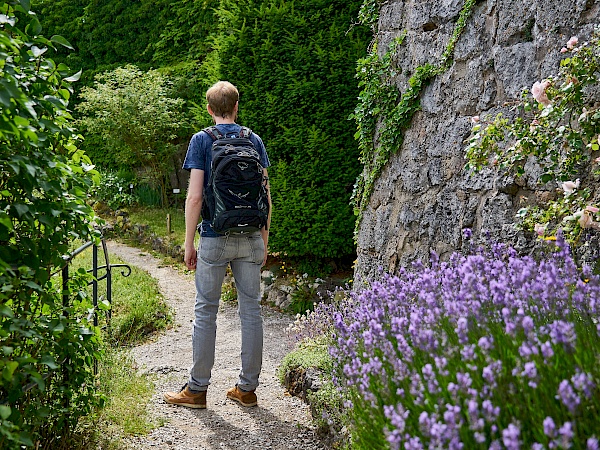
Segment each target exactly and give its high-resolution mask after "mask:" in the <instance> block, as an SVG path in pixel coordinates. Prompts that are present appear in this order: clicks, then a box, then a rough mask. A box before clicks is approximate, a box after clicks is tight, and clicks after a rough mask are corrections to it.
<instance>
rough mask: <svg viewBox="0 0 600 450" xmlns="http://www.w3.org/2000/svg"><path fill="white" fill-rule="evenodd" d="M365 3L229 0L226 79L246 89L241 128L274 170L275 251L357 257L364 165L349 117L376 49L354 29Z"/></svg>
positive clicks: (223, 56) (223, 14)
mask: <svg viewBox="0 0 600 450" xmlns="http://www.w3.org/2000/svg"><path fill="white" fill-rule="evenodd" d="M361 3H362V1H361V0H352V1H347V0H307V1H303V2H279V1H275V0H268V1H262V0H243V1H239V0H225V1H223V2H221V7H220V8H219V10H217V16H218V17H219V18H220V20H221V32H222V35H221V36H220V37H219V39H218V44H219V60H220V64H221V76H222V77H223V78H224V79H228V80H229V81H231V82H232V83H234V84H236V85H237V87H238V88H239V89H240V95H241V97H240V122H241V123H243V124H245V125H247V126H249V127H250V128H252V129H254V130H255V131H256V132H257V133H258V134H260V135H261V137H262V138H263V139H264V141H265V145H266V147H267V150H268V152H269V157H270V159H271V163H272V167H271V168H270V169H269V176H270V178H271V180H270V182H271V186H272V195H273V202H274V207H273V226H272V235H271V237H270V238H269V245H270V247H271V249H272V250H273V251H275V252H277V251H281V252H285V254H286V255H288V256H316V257H320V258H338V257H342V256H346V255H351V254H353V253H354V243H353V229H354V216H353V211H352V208H351V207H350V205H349V201H350V194H351V192H352V186H353V184H354V181H355V179H356V176H357V175H358V173H359V172H360V165H359V163H358V161H357V158H358V148H357V144H356V142H355V141H354V131H355V130H354V127H353V126H352V124H351V122H349V121H348V120H347V118H348V116H349V115H350V113H351V112H352V110H353V109H354V106H355V102H356V97H357V95H358V86H357V82H356V80H355V79H354V74H355V66H356V60H357V59H358V58H359V57H360V56H362V55H364V54H365V53H366V48H367V45H368V42H369V40H370V36H369V34H370V33H369V32H368V29H367V28H366V27H358V26H357V27H352V23H353V22H354V21H355V18H356V17H357V14H358V10H359V7H360V4H361ZM274 61H275V62H277V63H276V64H274V63H273V62H274ZM332 87H335V88H332Z"/></svg>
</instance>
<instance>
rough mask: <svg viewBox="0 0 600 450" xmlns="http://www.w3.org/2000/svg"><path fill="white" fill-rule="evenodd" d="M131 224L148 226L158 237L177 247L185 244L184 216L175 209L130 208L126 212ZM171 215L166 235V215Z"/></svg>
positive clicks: (180, 210) (181, 210) (181, 211)
mask: <svg viewBox="0 0 600 450" xmlns="http://www.w3.org/2000/svg"><path fill="white" fill-rule="evenodd" d="M128 212H129V220H130V221H131V223H133V224H142V225H148V226H149V227H150V230H151V231H152V232H153V233H154V234H156V235H157V236H160V237H168V238H169V239H172V240H173V241H174V242H175V243H176V244H177V245H183V244H184V242H185V214H184V212H183V209H177V208H161V209H158V208H132V209H130V210H128ZM168 214H170V215H171V233H170V234H169V233H167V215H168Z"/></svg>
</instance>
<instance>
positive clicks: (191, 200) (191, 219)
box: [184, 169, 204, 270]
mask: <svg viewBox="0 0 600 450" xmlns="http://www.w3.org/2000/svg"><path fill="white" fill-rule="evenodd" d="M203 190H204V170H200V169H192V170H191V171H190V182H189V185H188V191H187V197H186V200H185V244H184V247H185V256H184V262H185V265H186V267H187V268H188V269H189V270H193V269H195V268H196V258H197V250H196V246H195V245H194V240H195V238H196V230H197V227H198V222H199V221H200V211H201V210H202V194H203Z"/></svg>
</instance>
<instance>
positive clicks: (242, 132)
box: [239, 127, 252, 139]
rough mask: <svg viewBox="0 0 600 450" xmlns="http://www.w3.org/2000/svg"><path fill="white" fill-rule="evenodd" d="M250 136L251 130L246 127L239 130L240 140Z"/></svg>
mask: <svg viewBox="0 0 600 450" xmlns="http://www.w3.org/2000/svg"><path fill="white" fill-rule="evenodd" d="M251 134H252V130H251V129H250V128H248V127H242V129H241V130H240V135H239V136H240V137H241V138H246V139H247V138H249V137H250V135H251Z"/></svg>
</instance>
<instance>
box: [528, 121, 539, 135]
mask: <svg viewBox="0 0 600 450" xmlns="http://www.w3.org/2000/svg"><path fill="white" fill-rule="evenodd" d="M539 124H540V122H539V121H538V120H537V119H533V120H532V121H531V123H530V124H529V132H530V133H533V132H534V131H535V127H537V126H538V125H539Z"/></svg>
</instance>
